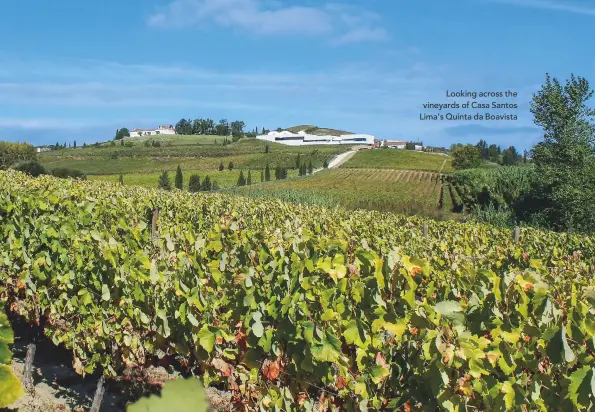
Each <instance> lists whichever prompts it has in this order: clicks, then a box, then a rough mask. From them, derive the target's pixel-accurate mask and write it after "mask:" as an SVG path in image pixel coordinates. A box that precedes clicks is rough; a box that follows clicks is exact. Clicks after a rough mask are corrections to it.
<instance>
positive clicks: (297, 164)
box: [295, 153, 302, 169]
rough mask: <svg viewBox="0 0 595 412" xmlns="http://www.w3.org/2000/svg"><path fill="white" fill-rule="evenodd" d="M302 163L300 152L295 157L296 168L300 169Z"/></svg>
mask: <svg viewBox="0 0 595 412" xmlns="http://www.w3.org/2000/svg"><path fill="white" fill-rule="evenodd" d="M301 165H302V157H301V156H300V154H299V153H298V155H297V159H295V168H296V169H299V168H300V166H301Z"/></svg>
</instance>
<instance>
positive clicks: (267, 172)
mask: <svg viewBox="0 0 595 412" xmlns="http://www.w3.org/2000/svg"><path fill="white" fill-rule="evenodd" d="M264 181H265V182H270V181H271V168H270V167H269V164H268V163H267V165H266V167H265V168H264Z"/></svg>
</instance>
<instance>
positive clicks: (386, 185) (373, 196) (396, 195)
mask: <svg viewBox="0 0 595 412" xmlns="http://www.w3.org/2000/svg"><path fill="white" fill-rule="evenodd" d="M442 186H443V184H442V177H441V175H439V174H438V173H431V172H424V171H419V170H386V169H332V170H325V171H323V172H320V173H317V174H315V175H313V176H311V177H307V178H301V179H293V180H288V181H283V182H275V183H272V184H267V185H259V186H254V187H247V188H241V189H238V190H236V193H238V194H242V195H246V196H253V197H260V198H281V199H284V200H295V201H297V202H299V203H308V204H319V205H327V206H332V205H341V206H344V207H347V208H350V209H368V210H379V211H383V212H399V213H406V214H423V215H426V216H436V217H437V216H440V215H442V214H443V213H450V210H445V209H443V207H442V193H443V188H442Z"/></svg>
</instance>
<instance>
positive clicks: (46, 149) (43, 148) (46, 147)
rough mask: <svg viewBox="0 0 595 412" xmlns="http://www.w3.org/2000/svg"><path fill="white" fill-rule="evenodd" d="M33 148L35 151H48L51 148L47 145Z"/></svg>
mask: <svg viewBox="0 0 595 412" xmlns="http://www.w3.org/2000/svg"><path fill="white" fill-rule="evenodd" d="M35 150H36V151H37V153H41V152H49V151H50V150H52V148H51V147H48V146H38V147H36V148H35Z"/></svg>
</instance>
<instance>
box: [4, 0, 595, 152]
mask: <svg viewBox="0 0 595 412" xmlns="http://www.w3.org/2000/svg"><path fill="white" fill-rule="evenodd" d="M0 15H1V16H2V25H0V38H1V39H3V40H2V41H1V42H0V139H8V140H27V141H30V142H32V143H34V144H43V143H54V142H56V141H57V140H58V141H60V142H68V141H72V140H73V139H77V141H78V142H85V141H86V142H95V141H97V140H99V141H101V140H107V139H111V138H112V137H113V135H114V133H115V130H116V128H119V127H128V128H130V129H132V128H136V127H154V126H157V125H159V124H175V123H176V122H177V121H178V120H179V119H180V118H182V117H185V118H188V117H191V118H196V117H210V118H213V119H215V120H216V121H218V120H219V119H222V118H226V119H229V120H230V121H231V120H244V121H245V123H246V125H247V128H248V129H252V128H254V127H255V126H258V127H259V128H261V127H263V126H265V127H267V128H269V129H275V128H277V127H289V126H292V125H296V124H314V125H318V126H321V127H332V128H338V129H344V130H349V131H353V132H360V133H370V134H373V135H375V136H376V137H377V138H387V139H402V140H415V139H420V140H422V141H423V142H424V143H425V144H431V145H438V146H448V145H450V144H451V143H453V142H473V143H475V142H477V140H479V139H480V138H484V139H486V140H488V141H489V142H494V143H498V144H501V145H502V146H509V145H511V144H514V145H515V146H517V147H518V148H528V147H530V146H531V145H533V144H535V143H536V142H537V141H539V139H540V131H539V130H538V129H536V128H535V126H534V124H533V121H532V117H531V113H530V111H529V104H530V100H531V96H532V93H534V92H535V91H536V90H538V89H539V87H540V84H541V83H543V80H544V78H545V73H546V72H549V73H551V74H552V75H554V76H556V77H559V78H560V79H561V80H564V79H566V78H567V77H568V76H569V75H570V74H571V73H574V74H576V75H580V76H583V77H586V78H587V79H589V80H591V81H592V82H595V53H593V52H592V51H593V43H592V41H593V27H595V4H593V2H592V1H590V0H447V1H440V2H439V1H435V0H416V1H413V0H407V1H406V0H350V1H338V0H330V1H328V2H325V1H320V0H318V1H313V0H126V1H121V0H102V1H94V2H91V1H80V0H61V1H54V2H48V1H44V0H4V1H2V2H0ZM507 89H510V90H514V91H516V92H517V93H518V94H519V96H518V97H517V98H516V99H500V101H502V102H504V101H507V102H510V103H516V104H518V105H519V108H518V109H516V110H510V109H507V110H503V109H501V110H476V111H479V112H486V111H488V112H490V113H493V114H505V113H509V114H515V115H517V116H518V120H516V121H504V120H502V121H485V120H484V121H465V120H458V121H456V120H451V121H421V120H420V113H438V111H436V110H425V109H424V108H423V104H424V103H428V102H431V103H449V102H453V101H455V100H453V99H452V98H450V99H449V98H447V97H446V91H447V90H449V91H454V90H457V91H460V90H468V91H478V92H479V91H504V90H507ZM467 100H469V99H466V98H464V99H456V101H458V102H459V103H463V102H466V101H467ZM493 100H494V99H487V100H485V101H483V102H485V103H490V102H491V101H493ZM454 112H461V113H464V112H465V111H462V110H455V111H454ZM473 112H475V111H471V113H473Z"/></svg>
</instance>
